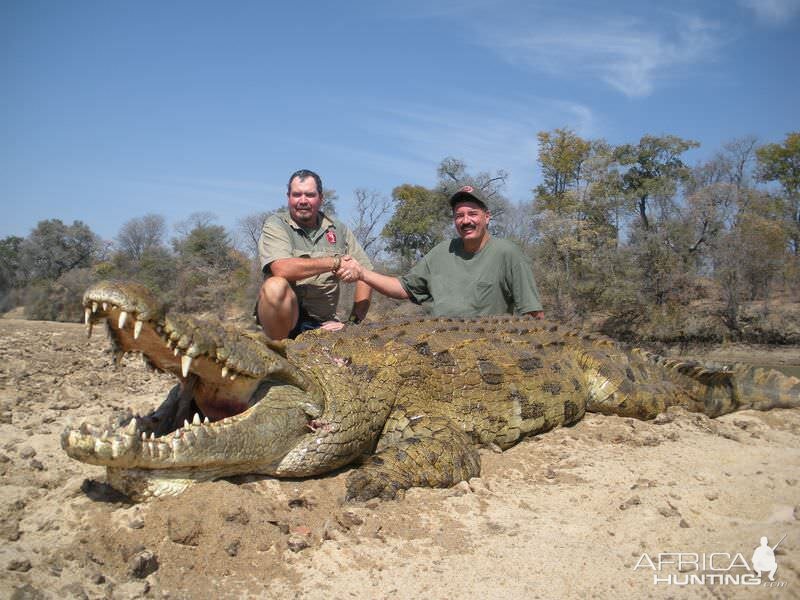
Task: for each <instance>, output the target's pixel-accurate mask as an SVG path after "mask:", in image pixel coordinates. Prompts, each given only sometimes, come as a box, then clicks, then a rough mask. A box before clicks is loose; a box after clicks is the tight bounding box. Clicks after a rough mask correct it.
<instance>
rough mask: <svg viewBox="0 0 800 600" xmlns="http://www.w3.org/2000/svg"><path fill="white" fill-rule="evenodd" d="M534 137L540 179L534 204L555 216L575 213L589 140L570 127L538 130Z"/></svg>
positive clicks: (587, 154) (588, 150)
mask: <svg viewBox="0 0 800 600" xmlns="http://www.w3.org/2000/svg"><path fill="white" fill-rule="evenodd" d="M536 137H537V138H538V140H539V156H538V161H539V166H540V167H541V170H542V179H543V183H542V184H541V185H539V186H537V187H536V190H535V195H536V203H537V206H538V207H539V210H540V211H544V210H550V211H552V212H554V213H556V214H557V215H565V214H570V213H574V212H575V211H576V210H577V209H576V207H575V205H574V203H575V201H576V200H577V194H575V193H574V192H575V191H576V190H578V188H579V187H580V186H581V182H582V181H583V180H584V179H583V178H582V176H581V170H582V168H583V165H584V164H585V163H586V161H587V160H588V158H589V152H590V150H591V143H590V142H588V141H586V140H584V139H582V138H580V137H578V135H576V134H575V132H573V131H571V130H569V129H556V130H554V131H552V132H551V131H540V132H539V133H538V134H537V135H536Z"/></svg>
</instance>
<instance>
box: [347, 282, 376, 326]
mask: <svg viewBox="0 0 800 600" xmlns="http://www.w3.org/2000/svg"><path fill="white" fill-rule="evenodd" d="M371 300H372V288H371V287H369V286H368V285H367V284H366V283H364V282H363V281H357V282H356V290H355V292H354V294H353V309H352V310H351V311H350V314H351V315H353V316H355V317H356V319H358V321H359V322H360V321H363V320H364V319H365V318H366V316H367V311H368V310H369V305H370V301H371Z"/></svg>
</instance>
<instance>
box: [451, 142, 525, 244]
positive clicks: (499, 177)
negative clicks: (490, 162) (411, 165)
mask: <svg viewBox="0 0 800 600" xmlns="http://www.w3.org/2000/svg"><path fill="white" fill-rule="evenodd" d="M436 174H437V175H438V177H439V181H438V183H437V186H436V189H437V191H439V192H440V193H441V194H442V196H443V197H444V198H449V197H450V196H452V195H453V194H454V193H455V192H457V191H458V190H459V189H460V188H462V187H464V186H465V185H469V186H472V187H473V188H474V189H476V190H478V191H479V192H480V194H481V195H482V196H483V197H484V199H485V200H486V205H487V208H488V209H489V212H490V213H491V215H492V220H491V222H490V223H489V231H490V232H491V233H492V234H495V235H503V234H504V233H505V232H506V229H507V227H508V226H509V223H508V212H509V209H510V208H511V203H510V202H509V201H508V199H507V198H506V197H505V195H503V188H504V187H505V185H506V181H507V180H508V173H506V172H505V171H503V170H502V169H500V170H498V171H495V172H494V173H490V172H488V171H480V172H478V173H475V174H471V173H469V172H468V171H467V165H466V163H465V162H464V161H463V160H461V159H458V158H453V157H452V156H448V157H446V158H444V159H442V162H441V163H439V167H438V169H437V170H436ZM450 221H451V220H450V213H449V212H448V213H447V219H445V220H444V221H443V223H442V229H443V231H442V237H444V230H445V229H446V228H448V227H449V226H450Z"/></svg>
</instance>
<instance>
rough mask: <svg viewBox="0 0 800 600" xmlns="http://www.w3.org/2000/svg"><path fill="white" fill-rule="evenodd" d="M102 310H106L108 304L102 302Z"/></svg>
mask: <svg viewBox="0 0 800 600" xmlns="http://www.w3.org/2000/svg"><path fill="white" fill-rule="evenodd" d="M103 310H108V302H103Z"/></svg>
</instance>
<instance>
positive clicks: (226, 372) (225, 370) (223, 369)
mask: <svg viewBox="0 0 800 600" xmlns="http://www.w3.org/2000/svg"><path fill="white" fill-rule="evenodd" d="M222 376H223V377H227V376H228V367H222Z"/></svg>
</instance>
